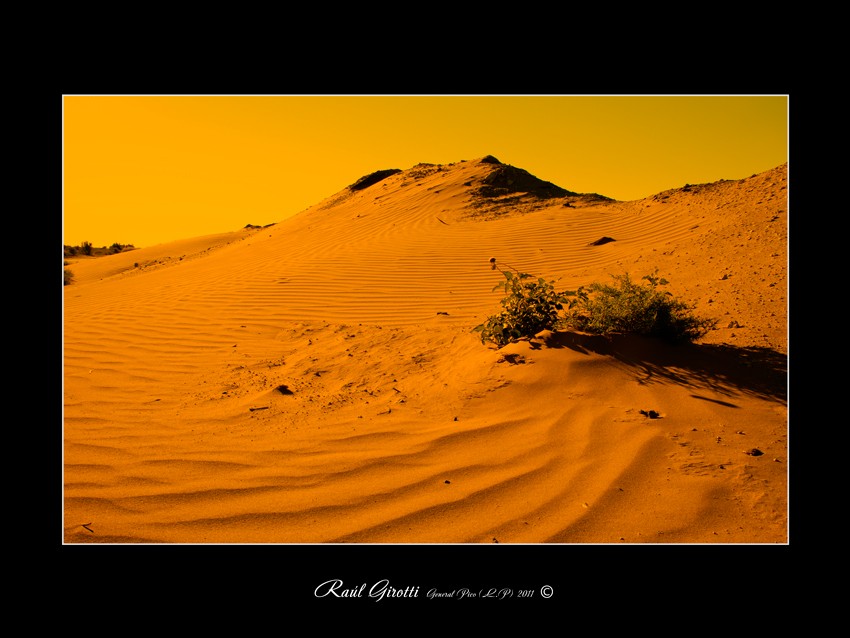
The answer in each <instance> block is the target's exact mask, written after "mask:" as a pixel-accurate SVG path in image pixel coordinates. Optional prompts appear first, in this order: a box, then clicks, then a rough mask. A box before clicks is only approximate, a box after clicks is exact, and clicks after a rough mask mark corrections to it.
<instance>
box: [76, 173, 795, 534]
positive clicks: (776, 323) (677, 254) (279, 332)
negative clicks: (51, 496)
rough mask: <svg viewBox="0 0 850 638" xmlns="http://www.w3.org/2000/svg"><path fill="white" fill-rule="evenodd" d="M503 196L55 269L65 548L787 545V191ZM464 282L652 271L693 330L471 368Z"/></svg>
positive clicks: (434, 188)
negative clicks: (62, 271)
mask: <svg viewBox="0 0 850 638" xmlns="http://www.w3.org/2000/svg"><path fill="white" fill-rule="evenodd" d="M500 159H507V158H500ZM381 168H385V167H376V170H378V169H381ZM522 168H523V169H525V171H523V170H522V169H516V168H514V167H511V166H510V165H508V164H503V163H497V161H494V158H491V157H489V156H486V157H481V158H477V159H471V160H463V161H458V162H456V163H452V164H448V165H433V164H419V165H417V166H414V167H411V168H407V169H404V170H400V171H387V172H386V173H383V172H380V173H377V174H376V175H375V176H374V179H375V180H377V181H375V183H371V184H369V181H371V180H364V181H358V182H353V183H352V185H351V186H350V187H345V188H343V189H342V190H340V191H339V192H338V193H336V194H334V195H332V196H330V197H328V198H327V199H326V200H324V201H321V202H319V203H317V204H316V205H315V206H313V207H311V208H309V209H307V210H305V211H302V212H301V213H299V214H297V215H295V216H293V217H290V218H287V219H284V220H283V221H280V222H279V223H276V224H273V225H271V226H267V227H264V228H256V227H246V228H242V229H241V230H236V231H234V232H232V233H225V234H221V235H215V236H207V237H198V238H193V239H187V240H185V241H179V242H174V243H169V244H162V245H159V246H152V247H144V248H139V249H137V250H132V251H129V252H124V253H120V254H116V255H110V256H105V257H98V258H72V259H70V260H69V261H70V262H71V263H70V266H69V268H70V269H71V270H72V271H73V273H74V281H73V283H72V284H71V285H69V286H64V287H63V293H62V294H63V296H64V300H63V308H64V317H63V338H64V352H63V366H64V375H63V379H64V385H63V399H64V403H63V405H64V409H63V476H62V480H63V486H64V490H63V495H64V503H63V517H62V518H63V520H62V523H63V530H62V542H63V543H64V544H79V543H108V544H116V543H118V544H124V543H134V544H135V543H176V544H230V543H241V544H266V543H275V544H343V543H357V544H446V543H451V544H478V543H521V544H543V543H558V544H646V543H656V544H657V543H662V544H715V543H726V544H729V543H737V544H787V543H788V542H789V521H788V472H789V441H788V412H787V409H788V405H787V353H788V340H787V335H788V320H787V317H788V293H787V286H788V282H787V272H788V197H787V183H788V182H787V165H782V166H778V167H776V168H774V169H772V170H769V171H767V172H764V173H761V174H756V175H752V176H750V177H746V178H744V179H730V180H722V181H718V182H715V183H710V184H690V185H685V184H683V185H682V186H681V187H679V188H675V189H671V190H669V191H665V192H662V193H658V194H657V195H654V196H652V197H648V198H646V199H642V200H637V201H625V202H624V201H615V200H611V199H608V198H605V197H601V196H598V195H595V194H576V193H571V192H569V191H562V190H560V189H561V188H569V184H564V185H558V187H555V188H553V185H549V184H548V183H545V182H540V180H536V179H535V178H534V177H533V175H532V173H533V170H534V167H522ZM526 171H530V173H529V172H526ZM364 177H365V176H364ZM379 178H380V179H379ZM603 195H604V194H603ZM251 221H252V220H247V219H246V220H237V221H236V222H235V223H234V227H235V228H239V227H240V226H241V225H242V224H248V223H250V222H251ZM602 237H610V238H612V239H613V240H614V241H609V242H607V243H604V244H600V245H593V243H594V242H595V241H596V240H598V239H600V238H602ZM491 258H495V259H497V260H498V263H500V264H502V263H504V264H509V265H511V266H514V267H516V268H519V269H520V270H522V271H526V272H529V273H532V274H534V275H535V276H540V277H544V278H546V279H549V280H555V281H556V285H557V286H558V287H559V288H560V289H574V288H576V287H578V286H580V285H585V284H589V283H591V282H593V281H603V282H604V281H610V275H612V274H620V273H626V272H628V273H629V274H630V275H631V276H632V277H633V278H634V279H639V278H640V277H641V276H643V275H645V274H650V273H652V272H653V271H654V270H655V269H656V268H657V269H658V273H659V274H660V275H662V276H664V277H665V278H666V279H668V280H669V281H670V283H669V285H668V286H667V289H668V290H670V292H672V293H673V294H674V295H675V296H676V297H677V298H679V299H682V300H683V301H687V302H689V303H693V304H694V307H695V312H696V313H697V314H699V315H701V316H708V317H714V318H717V319H718V321H719V323H718V327H717V329H716V330H713V331H712V332H710V333H709V334H708V335H707V336H706V337H705V338H703V339H702V340H700V341H698V342H696V343H693V344H684V345H683V344H680V345H670V344H667V343H664V342H660V341H657V340H653V339H649V338H644V337H635V336H615V337H610V338H604V337H599V336H591V335H585V334H580V333H576V332H569V331H558V330H554V331H545V332H543V333H541V334H539V335H537V336H536V337H534V338H531V339H524V340H520V341H518V342H516V343H512V344H510V345H507V346H505V347H504V348H501V349H498V348H496V347H495V346H494V345H492V344H490V345H486V344H482V342H481V340H480V338H479V336H478V334H477V333H475V332H473V330H472V329H473V328H474V327H475V326H476V325H478V324H480V323H481V322H482V321H484V320H485V319H486V317H487V316H488V315H491V314H495V313H497V312H498V311H499V309H500V306H499V300H500V299H501V297H502V293H500V292H499V291H493V288H494V286H495V285H496V284H498V283H500V281H503V277H502V275H501V274H500V273H499V272H498V271H494V270H492V269H491V267H490V261H489V260H490V259H491ZM649 410H653V411H655V412H656V413H657V414H658V418H648V416H647V415H646V414H645V413H646V412H648V411H649ZM753 450H757V452H756V453H755V454H754V453H753Z"/></svg>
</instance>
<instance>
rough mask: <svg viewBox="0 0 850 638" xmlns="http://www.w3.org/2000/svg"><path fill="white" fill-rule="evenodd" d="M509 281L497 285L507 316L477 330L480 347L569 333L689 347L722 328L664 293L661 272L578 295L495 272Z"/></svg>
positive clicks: (621, 278)
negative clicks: (653, 339)
mask: <svg viewBox="0 0 850 638" xmlns="http://www.w3.org/2000/svg"><path fill="white" fill-rule="evenodd" d="M490 262H491V266H492V268H493V269H494V270H495V269H498V270H499V271H500V272H501V273H502V274H503V275H504V276H505V279H506V281H505V282H504V283H501V284H499V285H497V286H496V287H495V288H494V290H496V289H499V288H501V289H503V290H504V291H505V293H506V296H505V297H504V298H503V299H502V301H501V305H502V312H500V313H499V314H497V315H491V316H490V317H488V318H487V320H486V321H485V322H484V323H482V324H480V325H478V326H476V327H475V328H474V330H475V331H477V332H479V333H480V335H481V342H482V343H486V342H487V341H492V342H493V343H495V344H496V345H497V346H498V347H500V348H501V347H502V346H504V345H507V344H508V343H511V342H512V341H516V340H517V339H519V338H521V337H532V336H534V335H535V334H537V333H538V332H540V331H541V330H547V329H553V328H570V329H573V330H578V331H580V332H588V333H591V334H600V335H610V334H637V335H645V336H650V337H658V338H661V339H665V340H667V341H671V342H690V341H696V340H697V339H699V338H701V337H703V336H705V335H706V334H707V333H708V332H709V331H710V330H712V329H714V328H715V327H716V326H717V320H716V319H707V318H702V317H698V316H696V315H694V314H693V308H692V307H691V306H689V305H688V304H686V303H684V302H682V301H679V300H676V299H675V298H674V297H673V295H672V294H671V293H670V292H668V291H666V290H660V289H659V288H660V287H661V286H665V285H667V283H669V282H667V280H665V279H663V278H661V277H659V276H658V274H657V271H656V272H655V273H653V274H652V275H646V276H644V277H643V278H642V281H646V284H641V283H635V282H633V281H632V280H631V278H630V277H629V275H628V273H626V274H623V275H613V279H614V284H613V285H610V284H601V283H597V282H594V283H592V284H590V285H589V286H582V287H580V288H579V289H578V290H575V291H562V292H558V291H557V290H555V286H554V282H553V281H546V280H545V279H543V278H538V279H537V280H536V281H534V280H533V277H532V275H529V274H528V273H522V272H519V271H518V270H516V269H515V268H512V267H510V266H508V267H506V268H502V267H498V266H496V260H495V259H491V260H490Z"/></svg>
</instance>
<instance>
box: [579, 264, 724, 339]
mask: <svg viewBox="0 0 850 638" xmlns="http://www.w3.org/2000/svg"><path fill="white" fill-rule="evenodd" d="M612 277H613V279H614V285H608V284H601V283H592V284H590V285H589V286H587V287H586V288H585V287H581V288H579V289H578V290H577V291H576V294H575V297H574V298H573V299H571V300H570V303H569V307H568V312H567V313H566V315H565V317H564V320H563V325H564V326H566V327H570V328H573V329H576V330H580V331H582V332H589V333H592V334H601V335H608V334H638V335H646V336H650V337H659V338H661V339H666V340H668V341H696V340H697V339H699V338H700V337H703V336H705V335H706V334H707V333H708V331H709V330H712V329H713V328H715V327H716V326H717V320H716V319H705V318H701V317H697V316H695V315H694V314H692V307H691V306H689V305H688V304H685V303H683V302H681V301H678V300H676V299H674V298H673V295H672V294H671V293H670V292H668V291H666V290H664V291H662V290H659V286H665V285H667V284H668V283H669V282H668V281H667V280H666V279H663V278H660V277H658V275H657V271H656V273H655V274H652V275H646V276H644V277H643V278H642V279H643V280H645V281H646V282H647V283H646V285H643V284H639V283H635V282H633V281H632V280H631V278H630V277H629V275H628V273H626V274H624V275H612Z"/></svg>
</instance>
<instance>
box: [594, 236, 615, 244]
mask: <svg viewBox="0 0 850 638" xmlns="http://www.w3.org/2000/svg"><path fill="white" fill-rule="evenodd" d="M612 241H617V240H616V239H614V238H613V237H600V238H599V239H597V240H596V241H592V242H590V243H589V244H588V246H601V245H602V244H608V243H610V242H612Z"/></svg>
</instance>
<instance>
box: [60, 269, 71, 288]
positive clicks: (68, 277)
mask: <svg viewBox="0 0 850 638" xmlns="http://www.w3.org/2000/svg"><path fill="white" fill-rule="evenodd" d="M62 280H63V282H64V285H65V286H67V285H68V284H70V283H71V282H72V281H73V280H74V273H72V272H71V271H70V270H68V269H67V268H65V269H64V271H63V275H62Z"/></svg>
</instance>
